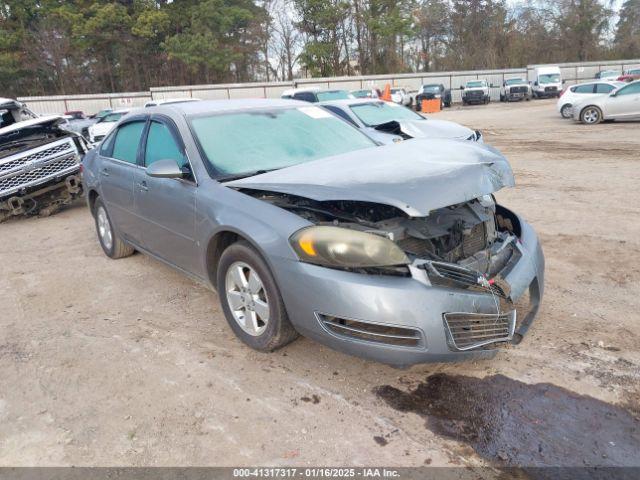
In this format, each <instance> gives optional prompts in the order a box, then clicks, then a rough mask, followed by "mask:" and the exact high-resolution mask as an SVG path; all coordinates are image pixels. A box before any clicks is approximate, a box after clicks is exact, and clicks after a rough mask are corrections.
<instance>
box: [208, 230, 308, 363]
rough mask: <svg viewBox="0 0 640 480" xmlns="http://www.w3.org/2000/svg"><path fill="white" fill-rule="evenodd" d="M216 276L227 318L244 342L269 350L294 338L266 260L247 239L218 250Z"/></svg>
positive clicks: (264, 350) (294, 331) (256, 348)
mask: <svg viewBox="0 0 640 480" xmlns="http://www.w3.org/2000/svg"><path fill="white" fill-rule="evenodd" d="M216 278H217V286H218V297H219V298H220V303H221V305H222V310H223V311H224V315H225V317H226V318H227V322H229V326H230V327H231V329H232V330H233V332H234V333H235V334H236V336H237V337H238V338H239V339H240V340H242V342H244V343H245V344H246V345H248V346H249V347H251V348H253V349H254V350H258V351H261V352H272V351H274V350H277V349H279V348H281V347H284V346H285V345H287V344H288V343H291V342H292V341H293V340H295V339H296V338H298V336H299V334H298V332H296V330H295V329H294V328H293V325H292V324H291V322H290V321H289V317H288V316H287V311H286V309H285V306H284V302H283V301H282V296H281V295H280V290H279V289H278V285H277V284H276V281H275V279H274V278H273V275H272V274H271V271H270V270H269V267H268V265H267V263H266V262H265V261H264V259H263V258H262V257H261V256H260V254H259V253H258V252H256V250H255V249H254V248H253V247H252V246H251V245H250V244H249V243H247V242H245V241H239V242H236V243H234V244H232V245H230V246H229V247H228V248H227V249H226V250H225V251H224V252H222V255H221V256H220V262H219V263H218V271H217V272H216ZM243 289H244V290H243ZM232 303H234V305H233V306H232ZM236 308H237V310H235V309H236Z"/></svg>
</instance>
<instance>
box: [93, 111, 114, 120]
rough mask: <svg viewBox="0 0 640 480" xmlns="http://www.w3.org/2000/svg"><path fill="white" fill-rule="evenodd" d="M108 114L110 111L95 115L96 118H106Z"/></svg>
mask: <svg viewBox="0 0 640 480" xmlns="http://www.w3.org/2000/svg"><path fill="white" fill-rule="evenodd" d="M109 113H111V110H100V111H99V112H98V113H96V118H103V117H106V116H107V115H109Z"/></svg>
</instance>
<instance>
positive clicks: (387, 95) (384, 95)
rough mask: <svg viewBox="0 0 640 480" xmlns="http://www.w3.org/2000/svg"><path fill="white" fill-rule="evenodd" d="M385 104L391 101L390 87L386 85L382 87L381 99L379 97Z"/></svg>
mask: <svg viewBox="0 0 640 480" xmlns="http://www.w3.org/2000/svg"><path fill="white" fill-rule="evenodd" d="M380 98H381V99H382V100H384V101H385V102H390V101H391V85H389V84H388V83H387V84H386V85H385V86H384V92H382V97H380Z"/></svg>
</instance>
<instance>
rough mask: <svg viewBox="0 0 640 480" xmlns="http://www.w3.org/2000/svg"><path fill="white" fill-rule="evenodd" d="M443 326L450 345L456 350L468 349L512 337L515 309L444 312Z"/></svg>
mask: <svg viewBox="0 0 640 480" xmlns="http://www.w3.org/2000/svg"><path fill="white" fill-rule="evenodd" d="M443 319H444V326H445V329H446V331H447V336H448V339H449V343H450V345H451V346H452V347H453V348H454V349H456V350H470V349H472V348H478V347H481V346H483V345H488V344H490V343H496V342H507V341H509V340H511V339H512V338H513V332H514V329H515V325H516V311H515V310H512V311H511V312H507V313H501V314H490V313H445V314H443Z"/></svg>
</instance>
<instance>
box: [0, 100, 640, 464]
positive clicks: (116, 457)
mask: <svg viewBox="0 0 640 480" xmlns="http://www.w3.org/2000/svg"><path fill="white" fill-rule="evenodd" d="M554 107H555V103H554V102H553V101H543V100H540V101H532V102H526V103H525V102H523V103H520V104H498V103H493V104H490V105H488V106H477V107H465V108H462V107H454V108H452V109H448V110H446V111H445V112H443V113H440V114H437V118H441V119H448V120H453V121H456V122H460V123H463V124H465V125H467V126H469V127H472V128H478V129H480V130H482V132H483V133H484V135H485V139H486V141H487V142H488V143H490V144H492V145H494V146H495V147H497V148H498V149H500V150H501V151H502V152H503V153H504V154H505V155H506V156H507V157H508V158H509V160H510V161H511V163H512V165H513V167H514V170H515V174H516V181H517V186H516V187H515V188H513V189H508V190H504V191H501V192H499V193H498V194H497V198H498V200H499V202H501V203H503V204H505V205H506V206H508V207H511V208H513V209H514V210H516V211H517V212H519V213H521V214H522V215H523V216H524V217H525V218H527V219H528V220H529V221H530V222H531V223H532V224H533V226H534V228H535V229H536V230H537V232H538V233H539V235H540V238H541V241H542V244H543V247H544V251H545V255H546V261H547V270H546V286H545V298H544V301H543V305H542V309H541V311H540V314H539V316H538V318H537V321H536V322H535V323H534V325H533V327H532V328H531V330H530V331H529V334H528V336H527V337H525V339H524V341H523V342H522V343H521V344H520V345H518V346H517V347H510V348H508V349H506V350H503V351H501V352H500V353H498V355H497V356H496V357H495V358H494V359H492V360H489V361H478V362H473V363H464V364H446V365H442V364H434V365H420V366H415V367H413V368H411V369H408V370H396V369H393V368H390V367H387V366H385V365H381V364H378V363H373V362H368V361H364V360H361V359H357V358H353V357H350V356H347V355H344V354H341V353H337V352H334V351H332V350H330V349H328V348H325V347H323V346H321V345H318V344H317V343H314V342H312V341H310V340H306V339H303V338H302V339H299V340H298V341H296V342H294V343H293V344H291V345H290V346H288V347H286V348H284V349H283V350H281V351H278V352H275V353H272V354H261V353H257V352H254V351H251V350H249V349H248V348H247V347H245V346H244V345H243V344H241V343H240V342H239V341H238V340H237V339H236V338H235V337H234V335H233V334H232V332H231V330H230V329H229V327H228V326H227V323H226V321H225V319H224V318H223V315H222V313H221V309H220V307H219V305H218V302H217V298H216V295H215V294H214V293H212V292H210V291H209V290H207V289H205V288H203V287H201V286H200V285H197V284H194V283H193V282H192V281H190V280H189V279H187V278H185V277H183V276H181V275H180V274H179V273H176V272H174V271H173V270H171V269H169V268H168V267H166V266H164V265H162V264H160V263H158V262H157V261H155V260H152V259H150V258H148V257H145V256H143V255H140V254H136V255H134V256H133V257H130V258H126V259H123V260H119V261H112V260H109V259H108V258H107V257H105V255H104V254H103V253H102V251H101V249H100V247H99V245H98V241H97V239H96V235H95V231H94V225H93V221H92V218H91V216H90V215H89V212H88V210H87V209H86V208H85V207H84V205H83V204H82V203H79V204H77V205H75V206H73V207H71V208H68V209H66V210H64V211H62V212H60V213H59V214H56V215H54V216H51V217H48V218H28V219H15V220H11V221H9V222H6V223H4V224H2V225H0V245H1V246H2V248H1V249H0V265H1V268H0V465H1V466H27V465H76V466H90V465H102V466H113V465H118V466H127V465H132V466H141V465H147V466H151V465H153V466H167V465H172V466H186V465H202V466H203V465H226V466H236V465H299V466H304V465H352V466H364V465H386V466H422V465H470V466H475V465H486V464H487V462H489V463H491V460H492V458H493V459H495V458H498V459H501V460H507V459H510V458H520V457H514V456H512V454H511V453H510V451H506V452H500V451H499V449H500V446H498V450H497V453H496V452H494V453H493V454H491V453H490V454H487V453H486V452H487V449H486V448H485V449H483V448H477V445H476V443H477V442H475V443H474V442H473V441H469V435H465V434H464V433H465V432H467V433H469V432H468V429H467V430H465V428H466V427H465V428H463V429H461V430H455V429H453V430H452V427H454V426H455V425H456V423H455V419H454V421H452V422H449V423H448V424H447V425H448V427H447V425H445V427H446V428H443V426H442V424H441V425H440V428H435V427H434V422H432V421H430V415H437V414H438V412H434V411H433V409H428V408H427V406H426V405H425V408H417V407H416V405H415V402H417V401H418V400H419V399H420V398H421V399H422V400H423V401H426V402H430V400H429V398H432V397H429V395H431V396H433V395H434V392H433V390H434V388H435V387H434V385H436V384H435V383H431V387H429V388H426V389H425V388H423V387H424V385H425V382H427V383H428V381H429V380H428V377H430V376H432V375H433V377H432V379H434V378H437V379H440V380H439V381H438V383H437V385H441V386H442V387H441V388H449V387H448V385H450V384H451V383H452V381H451V379H453V380H454V381H453V383H455V382H456V381H457V380H455V379H459V378H461V377H458V376H460V375H463V376H465V377H472V378H470V379H467V380H473V381H474V382H475V383H472V384H470V385H472V387H470V388H467V389H466V390H460V395H464V396H465V398H461V397H456V395H448V396H447V395H444V397H443V398H447V399H448V400H447V402H446V403H447V406H448V407H449V409H451V406H452V405H454V406H455V405H456V404H457V403H456V399H457V398H460V400H461V403H460V406H461V408H466V407H468V408H471V409H472V410H473V408H475V407H474V406H473V405H474V402H473V401H472V402H469V397H471V398H472V399H473V396H474V392H475V391H476V390H475V389H476V388H477V389H479V390H478V392H479V393H480V389H481V388H485V390H483V396H482V398H483V399H486V398H487V397H486V396H487V395H491V393H492V391H493V392H501V393H500V399H502V400H503V399H504V398H505V397H510V393H509V392H510V391H511V389H512V388H516V387H511V385H514V384H517V385H519V387H517V388H519V389H520V388H521V387H522V388H528V387H529V386H531V387H533V385H534V384H538V383H545V384H552V385H550V386H546V387H544V388H543V389H542V390H543V391H542V393H540V391H539V389H538V387H536V389H535V390H531V393H530V394H529V393H521V394H518V396H515V397H513V399H512V400H510V401H511V402H527V399H528V398H531V399H538V400H540V399H543V400H544V399H547V400H549V401H550V402H551V403H545V404H544V405H543V406H542V408H539V409H538V410H536V409H533V408H532V409H531V410H527V409H526V408H525V413H526V415H524V417H523V418H525V420H523V422H525V423H526V422H527V421H528V422H530V423H531V425H537V426H538V427H537V428H538V431H537V433H535V432H534V436H536V437H537V436H538V435H539V436H540V437H544V436H545V435H559V434H558V433H557V428H555V427H554V429H553V431H552V430H545V429H546V428H547V427H549V425H548V423H546V422H550V421H552V420H553V421H554V422H555V421H557V418H556V417H557V415H547V414H550V413H555V412H551V411H550V409H556V408H557V407H558V402H559V400H558V399H559V398H560V397H562V398H563V400H562V402H561V403H562V404H563V405H564V406H565V407H566V406H567V405H569V407H571V404H572V403H571V402H578V401H581V400H580V399H582V398H583V397H581V396H582V395H587V396H589V397H593V398H592V399H588V402H597V403H598V405H600V407H602V410H598V408H600V407H597V408H595V409H592V410H589V408H592V406H591V405H592V403H588V405H587V407H585V408H587V410H588V411H589V412H592V413H591V414H590V415H589V416H590V417H591V418H592V419H593V420H594V421H600V420H602V422H604V423H603V425H604V426H603V425H601V426H593V429H594V431H593V432H591V436H593V437H594V438H597V440H598V441H599V442H600V443H603V444H607V442H611V443H615V442H622V443H623V444H625V445H626V446H629V445H634V443H633V442H635V441H636V440H638V430H637V429H635V430H630V431H628V432H627V433H626V434H625V433H620V432H618V433H615V435H623V436H622V437H616V438H613V437H611V438H609V437H608V435H609V433H608V431H607V429H606V423H607V421H608V419H610V418H612V417H615V416H616V415H617V416H622V417H624V416H625V415H631V416H630V417H628V418H627V417H624V418H627V420H625V422H623V423H624V424H625V425H629V426H630V427H632V426H633V422H637V416H638V414H639V412H640V350H639V348H638V345H640V260H639V259H640V201H639V200H638V192H639V187H638V186H639V185H640V154H639V152H640V124H638V123H626V124H609V123H607V124H601V125H597V126H589V127H588V126H584V125H579V124H575V123H573V121H568V120H562V119H561V118H560V116H559V115H558V114H557V113H556V111H555V108H554ZM442 378H446V379H449V380H447V381H443V380H442ZM481 379H483V380H482V381H481ZM492 379H497V380H496V382H493V380H492ZM482 382H485V383H482ZM487 382H488V383H487ZM492 382H493V383H492ZM459 384H460V383H459V382H458V385H459ZM481 384H483V385H485V387H480V386H478V385H481ZM493 385H496V387H495V388H496V389H495V390H492V389H493V388H494V387H493ZM381 392H382V393H381ZM390 392H391V394H395V395H400V396H404V395H407V396H409V395H414V397H415V398H414V397H412V399H411V402H414V403H412V404H411V405H412V406H410V407H408V406H407V404H406V403H405V404H403V403H402V402H398V401H394V400H393V398H391V399H390V398H389V395H390ZM394 392H395V393H394ZM412 392H413V393H412ZM421 392H422V393H421ZM425 392H426V393H425ZM558 392H563V393H558ZM420 395H422V397H420ZM425 395H426V396H425ZM416 399H418V400H416ZM500 399H499V401H502V400H500ZM463 400H464V401H463ZM507 400H508V399H507ZM554 402H556V403H554ZM565 402H568V403H567V405H565ZM469 405H471V406H470V407H469ZM505 405H509V402H508V401H507V402H506V403H505ZM428 406H429V407H431V406H432V404H431V403H428ZM512 406H513V403H512ZM538 406H540V405H538ZM414 407H415V408H414ZM563 408H564V407H563ZM545 409H546V412H545ZM569 410H571V409H570V408H569ZM569 410H567V411H569ZM527 412H528V413H527ZM612 412H613V413H612ZM629 412H631V413H629ZM520 413H521V414H522V412H520ZM583 413H584V412H583ZM527 415H528V416H527ZM600 415H602V418H600ZM634 415H635V416H636V419H633V416H634ZM569 417H570V418H569V420H568V422H569V423H572V424H575V423H576V422H582V421H583V420H581V417H580V416H579V415H578V416H575V415H574V416H573V417H571V415H569ZM622 417H620V418H622ZM629 418H630V420H629ZM445 420H446V419H445ZM461 421H462V420H461ZM561 421H562V420H561ZM512 423H513V422H512ZM465 425H467V426H469V425H471V427H474V425H475V424H474V423H473V422H472V423H471V424H465ZM505 425H506V424H505ZM636 425H637V423H636ZM475 427H478V428H482V426H478V425H475ZM475 427H474V428H475ZM494 427H495V425H494ZM556 427H557V425H556ZM505 428H506V427H505ZM515 428H517V426H516V427H515ZM549 428H551V427H549ZM620 428H624V427H623V426H622V427H620ZM452 431H453V434H451V432H452ZM488 431H489V432H491V430H488ZM447 432H448V433H449V434H447ZM455 432H459V434H456V433H455ZM460 432H462V433H460ZM503 433H504V432H503ZM576 435H578V433H576ZM579 435H586V436H589V432H588V431H587V432H586V433H585V432H582V433H579ZM611 435H614V433H612V434H611ZM624 435H627V437H624ZM472 436H473V435H472ZM547 440H549V439H548V438H547ZM552 440H553V439H552ZM510 441H513V439H511V440H510ZM567 441H571V440H567V439H566V438H565V439H564V440H558V442H557V443H561V442H564V443H566V442H567ZM550 444H551V445H552V447H553V445H554V443H553V441H551V443H550ZM515 448H518V445H517V444H516V445H515ZM521 448H522V449H529V448H534V447H532V446H531V445H529V444H526V445H525V444H523V445H522V446H521ZM584 448H585V449H586V448H587V447H584ZM539 449H540V454H541V455H542V456H543V455H544V453H543V451H542V443H541V444H540V447H539ZM581 453H582V452H581V451H580V448H578V450H577V452H573V453H572V454H567V455H566V456H560V459H557V458H556V459H555V460H553V461H555V462H561V463H563V464H567V465H572V464H576V463H577V464H583V463H587V460H584V459H582V458H581V457H580V455H581ZM584 453H585V455H587V454H588V455H591V453H592V452H586V451H585V452H584ZM593 453H594V454H595V455H597V456H598V457H599V458H607V457H606V455H605V453H602V455H601V456H600V453H599V452H596V450H593ZM496 455H497V457H496ZM541 458H542V457H541ZM549 458H554V457H553V456H551V457H549ZM563 459H564V460H563ZM565 460H566V461H565ZM589 461H593V458H591V460H589ZM636 461H637V459H636ZM543 463H544V462H543ZM550 464H553V463H552V461H551V460H550Z"/></svg>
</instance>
